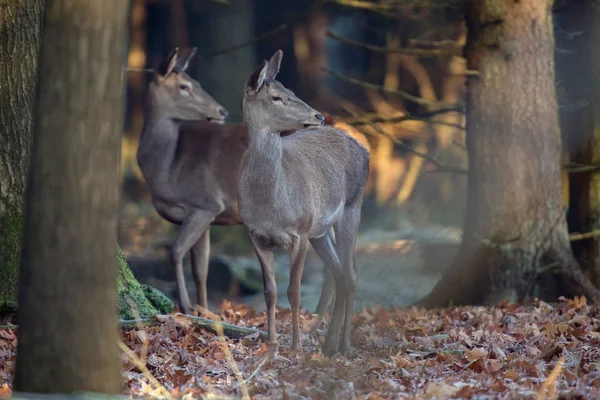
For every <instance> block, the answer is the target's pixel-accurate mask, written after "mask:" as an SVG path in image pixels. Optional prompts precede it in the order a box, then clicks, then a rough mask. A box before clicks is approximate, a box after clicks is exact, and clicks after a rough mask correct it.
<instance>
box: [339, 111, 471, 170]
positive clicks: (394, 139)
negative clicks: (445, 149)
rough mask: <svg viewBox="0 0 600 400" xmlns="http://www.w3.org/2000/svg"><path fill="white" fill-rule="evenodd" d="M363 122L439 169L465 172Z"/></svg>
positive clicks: (351, 112)
mask: <svg viewBox="0 0 600 400" xmlns="http://www.w3.org/2000/svg"><path fill="white" fill-rule="evenodd" d="M342 108H343V109H344V111H346V112H348V113H350V114H352V116H354V117H356V118H361V117H360V116H359V115H358V114H356V113H355V112H353V111H351V110H349V109H348V108H346V107H343V106H342ZM365 123H366V124H367V125H369V126H370V127H371V128H373V129H374V130H375V131H377V132H378V133H379V134H380V135H382V136H385V137H387V138H389V139H390V140H392V141H393V142H394V143H396V144H397V145H398V146H400V147H401V148H403V149H405V150H407V151H409V152H411V153H413V154H415V155H417V156H419V157H422V158H424V159H425V160H427V161H429V162H431V163H433V164H434V165H435V166H436V167H438V168H439V169H440V170H445V171H448V172H456V173H461V174H464V173H466V172H467V171H466V170H464V169H462V168H457V167H450V166H446V165H443V164H441V163H440V162H439V161H438V160H436V159H435V158H434V157H431V156H430V155H429V154H425V153H421V152H420V151H417V150H415V149H413V148H412V147H410V146H408V145H406V144H404V143H403V142H402V141H400V140H398V139H396V138H395V137H394V136H393V135H390V134H389V133H387V132H385V131H384V130H383V129H381V128H380V127H378V126H377V125H376V124H374V123H372V122H371V121H369V120H366V121H365ZM365 133H367V132H365ZM367 134H369V133H367ZM371 135H372V134H371Z"/></svg>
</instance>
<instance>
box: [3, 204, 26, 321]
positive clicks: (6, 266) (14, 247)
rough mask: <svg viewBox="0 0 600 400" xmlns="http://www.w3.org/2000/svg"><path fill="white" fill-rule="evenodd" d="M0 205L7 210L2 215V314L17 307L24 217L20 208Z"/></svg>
mask: <svg viewBox="0 0 600 400" xmlns="http://www.w3.org/2000/svg"><path fill="white" fill-rule="evenodd" d="M0 204H4V208H5V211H4V212H3V213H2V215H0V232H1V233H0V312H6V311H8V312H11V311H15V310H16V306H17V288H18V279H19V263H20V259H21V234H22V230H23V215H22V210H21V207H20V206H17V205H11V204H5V203H3V202H2V201H0Z"/></svg>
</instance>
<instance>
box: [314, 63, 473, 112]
mask: <svg viewBox="0 0 600 400" xmlns="http://www.w3.org/2000/svg"><path fill="white" fill-rule="evenodd" d="M322 69H323V71H326V72H328V73H330V74H331V75H333V76H336V77H338V78H340V79H341V80H344V81H346V82H348V83H352V84H354V85H358V86H362V87H365V88H367V89H375V90H379V91H383V92H386V93H392V94H395V95H398V96H400V97H402V98H403V99H405V100H408V101H411V102H413V103H416V104H419V105H422V106H440V107H442V106H444V107H462V105H461V104H458V103H454V104H453V103H444V102H440V101H431V100H427V99H424V98H422V97H417V96H413V95H412V94H410V93H406V92H403V91H401V90H396V89H391V88H388V87H385V86H380V85H375V84H374V83H369V82H364V81H361V80H359V79H355V78H351V77H349V76H346V75H343V74H340V73H339V72H336V71H334V70H331V69H329V68H326V67H322Z"/></svg>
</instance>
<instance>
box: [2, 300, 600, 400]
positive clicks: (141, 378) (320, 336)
mask: <svg viewBox="0 0 600 400" xmlns="http://www.w3.org/2000/svg"><path fill="white" fill-rule="evenodd" d="M218 316H219V318H220V319H222V320H223V321H224V322H228V323H235V324H237V325H240V326H266V316H265V315H264V314H262V313H261V314H258V313H256V311H255V310H253V309H252V308H249V307H245V306H240V305H233V304H231V303H229V302H224V303H223V304H222V306H221V309H220V311H219V315H218ZM290 317H291V316H290V313H289V311H288V310H278V319H277V331H278V333H279V336H278V338H279V341H280V347H279V348H278V350H277V351H275V350H274V349H273V348H270V347H268V346H267V345H266V343H264V342H263V341H262V339H260V338H259V337H258V336H257V335H249V336H246V337H243V338H241V339H237V340H232V339H227V338H225V339H224V341H223V342H221V341H219V339H218V338H217V337H216V335H214V334H212V333H209V332H206V331H204V330H202V329H198V328H196V327H195V326H193V324H191V323H190V320H189V319H188V318H187V317H185V316H183V315H181V314H172V315H167V316H159V317H157V318H158V320H159V321H160V322H161V325H160V326H156V327H147V328H144V329H143V330H140V329H136V330H131V331H129V332H122V334H121V338H122V340H123V342H125V344H126V345H127V347H128V348H130V349H131V350H132V351H133V352H134V353H135V354H136V355H137V357H138V358H139V359H141V360H142V362H143V363H144V369H146V370H147V371H149V373H151V374H152V376H153V377H154V378H155V379H156V380H157V381H158V382H160V384H161V385H163V386H164V388H165V389H166V390H168V391H169V392H170V394H171V397H173V398H181V397H183V396H187V397H185V398H190V397H193V398H199V397H201V396H204V397H207V398H209V397H231V398H240V397H242V395H243V393H245V392H244V391H243V390H242V386H243V385H244V386H245V389H244V390H247V393H249V396H250V398H252V399H257V400H258V399H271V398H289V399H296V398H311V399H323V400H326V399H331V398H361V399H372V400H380V399H389V398H406V399H422V398H431V399H433V398H444V399H452V398H460V399H475V398H535V396H536V395H537V394H538V393H541V392H544V393H545V396H546V397H548V398H552V396H555V397H561V396H562V395H563V394H564V396H562V397H564V398H577V396H579V398H600V378H598V377H599V376H600V333H599V332H600V306H598V305H597V304H587V302H586V300H585V298H579V299H573V300H563V301H561V302H560V303H558V304H547V303H543V302H540V301H538V302H535V303H534V304H533V305H529V306H519V305H514V304H505V305H500V306H497V307H492V308H486V307H459V308H447V309H439V310H432V311H425V310H422V309H416V308H412V309H391V310H382V309H381V308H377V307H373V308H368V309H365V310H363V311H362V312H360V313H358V314H356V315H355V316H354V327H355V328H354V331H353V333H352V340H353V346H354V347H353V352H352V356H351V357H350V358H349V359H345V358H342V357H339V356H335V357H332V358H328V357H324V356H323V355H322V354H321V352H320V346H321V345H322V343H323V341H324V340H325V334H326V330H325V328H326V326H327V321H323V320H321V319H320V318H317V317H316V316H314V315H312V314H310V313H303V314H302V315H301V319H302V321H301V323H302V333H301V338H302V342H303V343H302V344H303V347H304V351H303V353H300V354H297V353H294V352H292V351H290V350H289V346H290V343H291V337H290V332H291V319H290ZM16 341H17V338H16V334H15V331H12V330H0V397H1V396H2V394H3V393H7V392H8V393H10V392H9V391H10V384H11V383H10V382H11V380H12V365H13V363H14V358H15V352H16ZM144 348H147V351H146V352H144ZM226 350H227V351H226ZM229 353H230V354H229ZM234 364H235V368H234ZM559 364H560V367H558V365H559ZM235 371H239V374H238V373H237V372H235ZM123 377H124V380H125V382H126V387H127V390H126V394H128V395H131V396H133V397H137V396H146V397H148V398H152V397H153V396H154V397H158V396H159V395H160V393H161V392H159V391H158V390H157V389H156V385H155V384H152V383H151V382H150V380H149V379H148V377H147V376H145V375H144V373H142V372H141V370H140V369H139V365H136V364H135V363H133V362H130V361H128V359H127V357H123ZM544 382H546V383H544ZM2 385H4V386H2Z"/></svg>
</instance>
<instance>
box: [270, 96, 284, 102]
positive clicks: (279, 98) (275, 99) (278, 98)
mask: <svg viewBox="0 0 600 400" xmlns="http://www.w3.org/2000/svg"><path fill="white" fill-rule="evenodd" d="M271 100H273V101H281V100H282V99H281V97H277V96H273V97H271Z"/></svg>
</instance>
